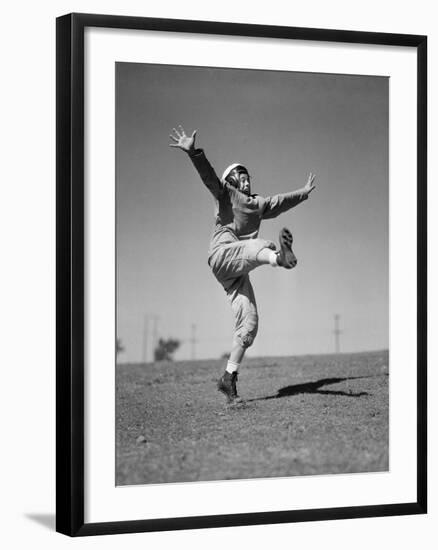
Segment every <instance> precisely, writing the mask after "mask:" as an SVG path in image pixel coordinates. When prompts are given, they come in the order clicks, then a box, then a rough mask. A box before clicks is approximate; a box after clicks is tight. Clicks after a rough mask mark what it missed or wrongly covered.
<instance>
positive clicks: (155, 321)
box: [152, 315, 159, 361]
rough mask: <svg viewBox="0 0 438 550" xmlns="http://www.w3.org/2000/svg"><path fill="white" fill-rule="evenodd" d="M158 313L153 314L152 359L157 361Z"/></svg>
mask: <svg viewBox="0 0 438 550" xmlns="http://www.w3.org/2000/svg"><path fill="white" fill-rule="evenodd" d="M158 319H159V316H158V315H152V361H155V348H156V347H157V345H158Z"/></svg>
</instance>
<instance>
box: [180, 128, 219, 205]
mask: <svg viewBox="0 0 438 550" xmlns="http://www.w3.org/2000/svg"><path fill="white" fill-rule="evenodd" d="M169 137H170V138H171V139H173V141H174V143H170V144H169V147H176V148H178V149H181V150H182V151H184V152H185V153H187V154H188V155H189V157H190V159H191V161H192V162H193V165H194V167H195V168H196V170H197V171H198V174H199V175H200V177H201V179H202V181H203V182H204V184H205V185H206V187H207V188H208V189H209V191H210V192H211V193H212V194H213V196H214V197H215V198H216V199H217V198H219V195H220V194H221V193H222V191H223V186H222V184H221V182H220V180H219V178H218V177H217V175H216V172H215V171H214V169H213V167H212V166H211V164H210V163H209V161H208V160H207V157H206V156H205V154H204V151H203V150H202V149H197V148H196V147H195V140H196V130H195V131H194V132H193V133H192V135H191V136H188V135H186V133H185V131H184V128H183V127H182V126H178V130H177V129H176V128H174V129H173V133H172V134H170V136H169Z"/></svg>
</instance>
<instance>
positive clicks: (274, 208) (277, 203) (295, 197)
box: [262, 191, 308, 220]
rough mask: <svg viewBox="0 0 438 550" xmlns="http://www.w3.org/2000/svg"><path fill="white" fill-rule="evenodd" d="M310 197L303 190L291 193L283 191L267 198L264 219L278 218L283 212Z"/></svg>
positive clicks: (263, 212) (263, 213)
mask: <svg viewBox="0 0 438 550" xmlns="http://www.w3.org/2000/svg"><path fill="white" fill-rule="evenodd" d="M307 198H308V194H307V193H303V192H302V191H292V192H291V193H282V194H280V195H273V196H272V197H266V198H265V206H264V208H263V211H262V219H264V220H265V219H268V218H276V217H277V216H278V215H280V214H282V213H283V212H287V211H288V210H290V209H291V208H293V207H294V206H297V204H300V202H303V201H305V200H306V199H307Z"/></svg>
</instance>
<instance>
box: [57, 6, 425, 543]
mask: <svg viewBox="0 0 438 550" xmlns="http://www.w3.org/2000/svg"><path fill="white" fill-rule="evenodd" d="M86 27H107V28H116V29H137V30H157V31H169V32H178V33H197V34H216V35H235V36H245V37H270V38H282V39H289V40H307V41H324V42H342V43H351V44H375V45H387V46H405V47H409V48H415V49H416V52H417V94H418V95H417V239H418V242H417V304H418V310H417V342H418V345H417V383H418V385H417V396H416V397H417V427H418V429H417V465H418V466H417V499H416V501H415V502H402V503H397V504H382V505H373V506H353V507H342V508H325V509H311V510H294V511H278V512H266V513H265V512H263V513H241V514H231V515H215V516H197V517H177V518H160V519H147V520H138V521H137V520H135V521H120V522H119V521H118V522H105V523H85V522H84V494H85V487H84V421H85V418H84V206H85V204H84V30H85V28H86ZM56 29H57V38H56V71H57V77H56V87H57V93H56V117H57V126H56V131H57V150H56V178H57V263H56V269H57V293H56V299H57V310H56V315H57V332H56V343H57V354H56V361H57V367H56V369H57V370H56V393H57V395H56V414H57V420H56V437H57V442H56V463H57V471H56V485H57V496H56V530H57V531H58V532H60V533H63V534H66V535H69V536H86V535H99V534H116V533H134V532H147V531H162V530H178V529H200V528H207V527H225V526H242V525H258V524H268V523H269V524H275V523H289V522H300V521H322V520H329V519H346V518H363V517H378V516H392V515H407V514H424V513H426V511H427V415H426V413H427V410H426V398H427V372H426V365H427V270H426V268H427V256H426V254H427V246H426V242H427V204H426V201H427V189H426V165H427V37H426V36H417V35H402V34H389V33H369V32H356V31H342V30H326V29H312V28H297V27H280V26H266V25H253V24H235V23H222V22H209V21H188V20H187V21H186V20H172V19H156V18H143V17H125V16H111V15H91V14H76V13H73V14H68V15H65V16H62V17H59V18H58V19H57V22H56Z"/></svg>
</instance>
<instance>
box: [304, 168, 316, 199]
mask: <svg viewBox="0 0 438 550" xmlns="http://www.w3.org/2000/svg"><path fill="white" fill-rule="evenodd" d="M314 181H315V174H312V173H310V174H309V177H308V179H307V182H306V185H305V186H304V191H305V192H306V193H307V194H308V195H309V194H310V193H311V192H312V191H313V190H314V189H315V187H316V185H315V184H314V183H313V182H314Z"/></svg>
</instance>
